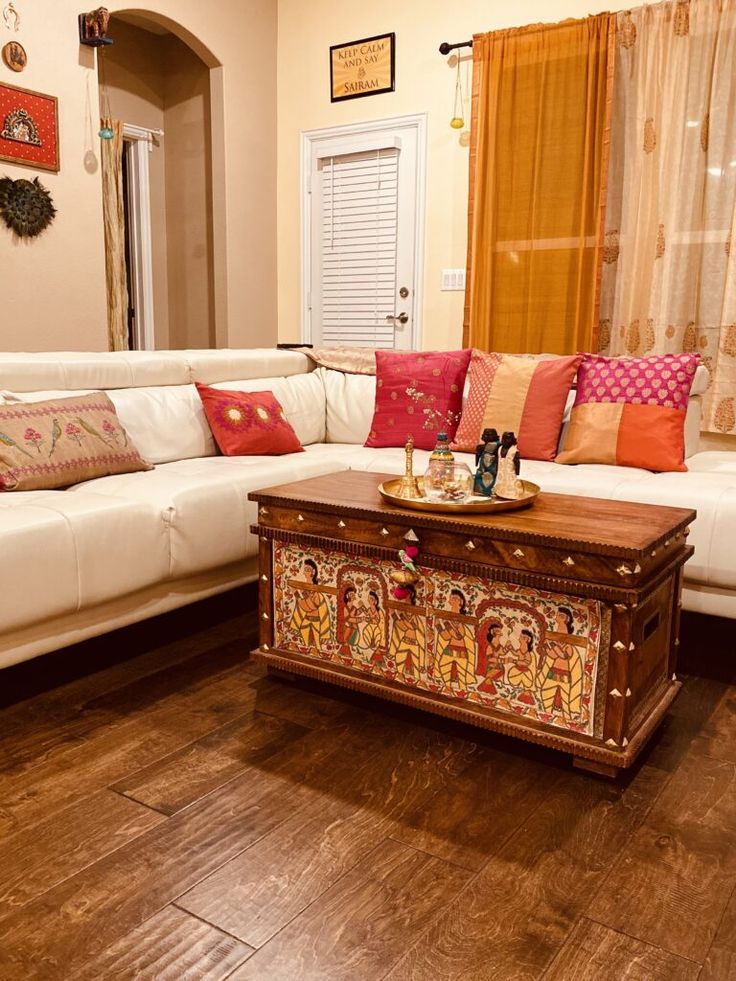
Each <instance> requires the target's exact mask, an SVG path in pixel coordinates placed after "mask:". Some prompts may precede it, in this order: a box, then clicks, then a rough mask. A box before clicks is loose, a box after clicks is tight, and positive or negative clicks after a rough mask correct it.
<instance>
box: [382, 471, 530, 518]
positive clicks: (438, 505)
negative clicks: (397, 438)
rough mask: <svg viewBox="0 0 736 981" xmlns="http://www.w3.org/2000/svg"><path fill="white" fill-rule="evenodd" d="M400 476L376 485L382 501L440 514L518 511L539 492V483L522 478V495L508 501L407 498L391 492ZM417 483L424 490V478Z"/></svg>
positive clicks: (494, 498) (478, 498)
mask: <svg viewBox="0 0 736 981" xmlns="http://www.w3.org/2000/svg"><path fill="white" fill-rule="evenodd" d="M401 479H402V478H401V477H396V478H395V479H394V480H386V481H385V482H384V483H382V484H379V485H378V492H379V494H380V495H381V497H382V498H383V499H384V501H387V502H388V503H389V504H395V505H397V506H398V507H400V508H410V509H411V510H412V511H436V512H440V513H441V514H486V513H489V512H490V513H496V512H500V511H519V510H520V509H521V508H528V507H529V506H530V505H531V504H533V503H534V499H535V498H536V496H537V495H538V494H539V490H540V488H539V485H538V484H533V483H532V482H531V481H530V480H522V484H523V485H524V491H525V493H524V496H523V497H519V498H517V499H516V500H513V501H510V500H507V499H505V498H501V497H480V496H478V497H471V498H470V500H469V501H463V502H462V504H452V503H451V502H449V501H448V502H447V503H443V502H441V501H438V502H435V501H428V500H427V499H426V498H424V497H417V498H409V497H396V496H395V494H393V493H392V492H393V491H394V490H396V488H397V487H398V486H399V484H400V483H401ZM417 484H418V485H419V489H420V490H421V491H423V490H424V479H423V478H422V477H417Z"/></svg>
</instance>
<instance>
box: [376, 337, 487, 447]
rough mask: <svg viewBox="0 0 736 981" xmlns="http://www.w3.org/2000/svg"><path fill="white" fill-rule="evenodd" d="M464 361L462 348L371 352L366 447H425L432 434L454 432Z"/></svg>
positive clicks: (467, 355)
mask: <svg viewBox="0 0 736 981" xmlns="http://www.w3.org/2000/svg"><path fill="white" fill-rule="evenodd" d="M469 361H470V349H467V350H464V351H422V352H419V351H411V352H409V351H407V352H399V351H376V404H375V409H374V412H373V422H372V423H371V430H370V433H369V434H368V439H367V440H366V442H365V445H366V446H403V445H404V444H405V443H406V441H407V439H408V438H409V436H413V437H414V445H415V446H416V447H417V449H421V450H431V449H432V448H433V447H434V445H435V443H436V441H437V433H438V432H440V431H444V432H446V433H447V434H448V436H449V437H450V439H452V438H453V437H454V435H455V430H456V429H457V424H458V422H459V420H460V414H461V411H462V404H463V386H464V384H465V375H466V374H467V371H468V363H469Z"/></svg>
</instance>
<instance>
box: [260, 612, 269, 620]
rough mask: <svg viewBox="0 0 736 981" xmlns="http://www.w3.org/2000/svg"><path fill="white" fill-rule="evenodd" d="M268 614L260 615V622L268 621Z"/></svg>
mask: <svg viewBox="0 0 736 981" xmlns="http://www.w3.org/2000/svg"><path fill="white" fill-rule="evenodd" d="M270 619H271V618H270V617H269V615H268V613H261V620H270Z"/></svg>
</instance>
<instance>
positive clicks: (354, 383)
mask: <svg viewBox="0 0 736 981" xmlns="http://www.w3.org/2000/svg"><path fill="white" fill-rule="evenodd" d="M314 374H315V375H319V376H320V377H321V380H322V384H323V386H324V389H325V394H326V399H327V413H326V424H325V436H326V439H327V442H328V443H360V444H361V445H362V444H363V443H365V441H366V440H367V439H368V433H369V432H370V428H371V423H372V422H373V411H374V408H375V404H376V376H375V375H348V374H346V373H345V372H343V371H333V370H331V369H330V368H318V369H317V371H315V372H314Z"/></svg>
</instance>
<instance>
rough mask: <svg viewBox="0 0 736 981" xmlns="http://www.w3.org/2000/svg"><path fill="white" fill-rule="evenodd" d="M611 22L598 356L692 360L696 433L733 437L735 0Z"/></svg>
mask: <svg viewBox="0 0 736 981" xmlns="http://www.w3.org/2000/svg"><path fill="white" fill-rule="evenodd" d="M617 20H618V23H617V40H616V85H615V91H614V107H613V117H612V131H611V154H610V169H609V196H608V207H607V216H606V235H605V242H604V251H603V283H602V301H601V320H600V329H599V341H600V349H601V351H602V352H603V353H604V354H609V353H610V354H626V355H643V354H650V353H654V354H660V353H664V352H667V351H671V352H680V351H697V352H699V353H700V355H701V356H702V358H703V362H704V363H705V365H706V367H707V368H708V370H709V372H710V376H711V383H710V387H709V390H708V393H707V395H706V398H705V404H704V422H703V428H704V429H706V430H709V431H715V432H721V433H736V413H735V402H736V254H735V253H734V250H733V249H732V241H733V231H734V216H735V215H736V67H735V66H736V2H735V0H692V2H686V0H672V2H667V3H660V4H656V5H651V6H646V7H640V8H638V9H636V10H630V11H623V12H622V13H620V14H618V17H617Z"/></svg>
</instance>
